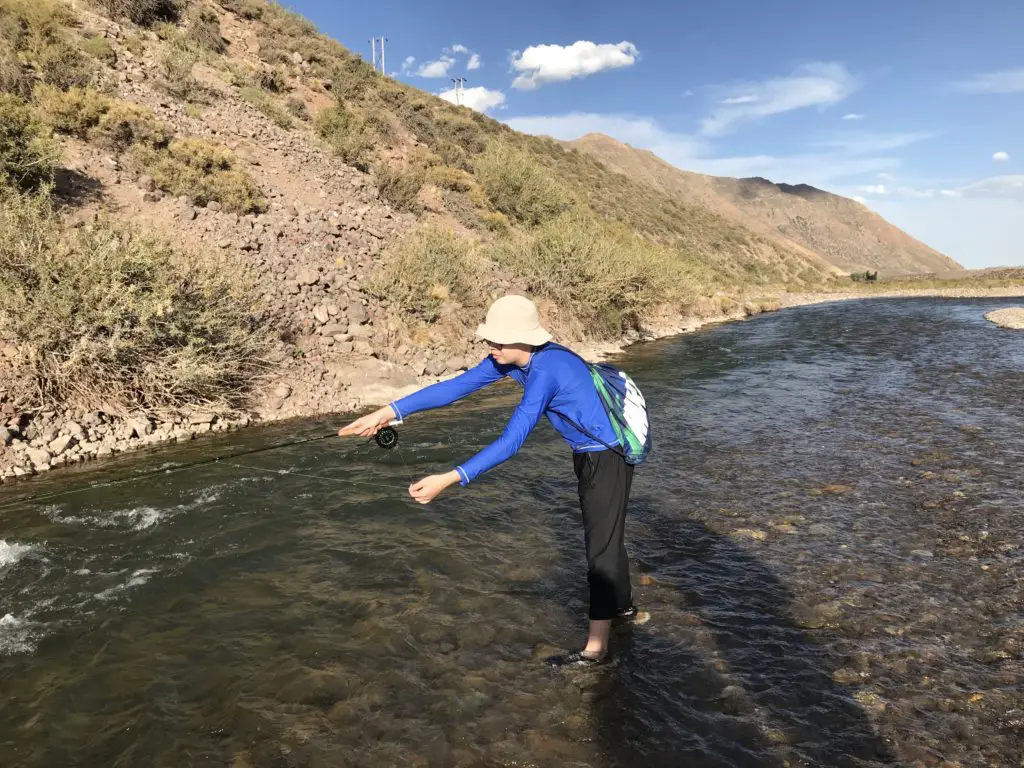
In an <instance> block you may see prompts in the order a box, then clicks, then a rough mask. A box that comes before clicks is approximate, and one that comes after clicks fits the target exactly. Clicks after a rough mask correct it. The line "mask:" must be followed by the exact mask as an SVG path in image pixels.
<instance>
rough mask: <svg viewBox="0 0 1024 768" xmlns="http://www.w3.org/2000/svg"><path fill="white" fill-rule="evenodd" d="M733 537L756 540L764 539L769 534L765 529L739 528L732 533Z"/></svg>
mask: <svg viewBox="0 0 1024 768" xmlns="http://www.w3.org/2000/svg"><path fill="white" fill-rule="evenodd" d="M729 535H730V536H732V537H733V538H737V539H754V540H755V541H764V540H765V539H767V538H768V534H767V533H765V532H764V531H759V530H757V529H755V528H737V529H736V530H735V531H732V532H731V533H730V534H729Z"/></svg>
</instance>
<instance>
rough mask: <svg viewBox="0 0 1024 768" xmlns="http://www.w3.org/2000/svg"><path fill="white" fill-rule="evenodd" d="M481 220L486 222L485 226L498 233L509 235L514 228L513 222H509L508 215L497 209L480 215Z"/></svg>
mask: <svg viewBox="0 0 1024 768" xmlns="http://www.w3.org/2000/svg"><path fill="white" fill-rule="evenodd" d="M480 220H481V221H482V222H483V223H484V226H485V227H487V228H488V229H489V230H490V231H491V232H494V233H495V234H498V235H507V234H508V233H509V232H510V231H511V230H512V224H511V223H510V222H509V220H508V217H506V216H505V214H503V213H498V212H497V211H488V212H487V213H485V214H483V215H481V216H480Z"/></svg>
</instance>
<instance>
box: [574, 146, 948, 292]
mask: <svg viewBox="0 0 1024 768" xmlns="http://www.w3.org/2000/svg"><path fill="white" fill-rule="evenodd" d="M569 146H572V147H575V148H578V149H579V150H581V151H583V152H586V153H587V154H589V155H592V156H593V157H595V158H597V159H599V160H600V161H601V162H602V163H603V164H604V165H605V166H607V167H608V168H613V169H615V170H616V171H618V172H620V173H622V174H623V175H625V176H628V177H629V178H631V179H633V180H635V181H641V182H643V183H644V184H647V185H650V186H651V187H653V188H654V189H656V190H658V191H659V192H661V193H662V194H665V195H668V196H672V197H676V198H678V199H679V200H681V201H683V202H685V203H687V204H690V205H693V204H698V205H703V206H706V207H707V208H708V209H710V210H712V211H714V212H715V213H717V214H719V215H720V216H722V217H723V218H724V219H727V220H728V221H731V222H734V223H735V224H737V225H739V226H742V227H744V228H745V229H747V230H749V231H753V232H757V233H759V234H760V235H762V236H763V237H766V238H769V239H770V240H772V241H773V242H778V243H779V246H780V247H785V246H786V245H787V244H788V246H789V247H794V246H801V247H803V248H806V249H807V250H809V251H811V252H812V253H814V254H816V255H817V256H819V257H820V258H822V259H824V260H825V261H827V262H828V263H829V264H832V265H834V266H836V267H838V268H839V269H841V270H843V271H844V272H847V273H850V272H862V271H865V270H871V271H877V272H878V273H879V275H880V276H896V275H913V274H922V273H935V272H942V273H948V272H959V271H961V270H962V267H961V266H960V265H959V264H958V263H957V262H955V261H954V260H953V259H951V258H949V257H948V256H945V255H943V254H941V253H939V252H938V251H936V250H934V249H933V248H930V247H928V246H927V245H925V244H924V243H922V242H920V241H918V240H915V239H914V238H913V237H911V236H910V235H908V234H907V233H905V232H903V231H902V230H900V229H898V228H897V227H895V226H893V225H892V224H890V223H889V222H887V221H886V220H885V219H883V218H882V217H881V216H879V215H878V214H876V213H874V212H872V211H870V210H868V209H867V208H866V207H865V206H863V205H861V204H860V203H858V202H857V201H855V200H850V199H849V198H845V197H841V196H839V195H834V194H831V193H829V192H825V191H823V190H820V189H817V188H815V187H811V186H808V185H806V184H798V185H791V184H776V183H774V182H771V181H768V180H767V179H762V178H747V179H732V178H726V177H717V176H704V175H701V174H699V173H691V172H689V171H683V170H680V169H678V168H675V167H674V166H672V165H669V164H668V163H666V162H665V161H663V160H661V159H660V158H658V157H657V156H655V155H654V154H652V153H651V152H648V151H646V150H638V149H635V148H633V147H630V146H628V145H626V144H623V143H621V142H618V141H616V140H615V139H612V138H610V137H608V136H604V135H602V134H589V135H587V136H583V137H581V138H580V139H578V140H576V141H574V142H570V143H569Z"/></svg>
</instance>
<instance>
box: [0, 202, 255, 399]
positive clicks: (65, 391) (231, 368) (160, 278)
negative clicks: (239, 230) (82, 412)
mask: <svg viewBox="0 0 1024 768" xmlns="http://www.w3.org/2000/svg"><path fill="white" fill-rule="evenodd" d="M0 291H2V292H3V295H4V301H3V304H2V305H0V331H2V333H3V335H4V336H9V337H11V338H13V339H15V340H16V341H17V343H18V344H19V345H20V346H22V347H24V348H27V350H28V351H27V354H26V355H25V358H24V360H23V367H22V370H23V371H24V373H25V375H23V376H21V377H19V379H18V381H17V384H16V386H20V387H21V388H22V391H21V392H20V393H19V394H20V395H21V396H22V397H24V398H25V399H26V400H27V401H28V403H29V404H30V405H34V406H35V407H40V408H53V407H57V406H65V405H71V406H72V407H78V408H83V409H85V408H102V409H103V410H115V411H118V410H120V411H124V412H127V411H130V410H134V409H138V408H142V409H162V408H175V407H182V406H194V405H200V404H202V405H204V406H206V407H210V406H217V407H228V408H238V407H242V406H244V405H245V403H246V400H247V397H248V394H249V392H250V391H251V389H252V387H253V384H254V382H255V381H257V380H258V379H259V377H260V376H261V374H262V372H263V370H264V365H263V363H262V362H261V360H262V358H263V356H264V355H265V353H266V351H267V350H268V349H269V342H270V340H271V334H270V330H269V327H268V323H267V321H266V319H265V318H264V317H263V316H262V315H261V314H260V313H259V311H258V309H257V307H258V305H257V299H256V293H255V291H254V289H253V286H252V284H251V281H250V280H249V278H248V276H247V275H245V274H244V273H242V272H241V271H240V270H239V269H238V268H237V267H233V266H232V264H231V263H230V262H229V261H228V260H226V259H225V260H215V259H214V258H213V257H212V256H210V255H208V254H190V255H188V257H187V258H186V257H184V256H179V255H177V254H175V253H174V251H173V250H172V249H171V247H170V246H169V245H168V244H167V243H165V242H162V241H160V240H157V239H156V238H153V237H149V236H146V235H143V234H140V233H139V232H136V231H133V230H130V229H126V228H119V227H115V226H113V225H111V224H109V223H107V222H106V221H104V220H100V221H99V222H97V223H95V224H91V225H89V226H86V227H65V226H64V225H63V222H61V221H60V219H59V218H58V216H57V214H56V213H55V212H54V210H53V207H52V203H51V201H50V199H49V197H48V196H47V195H46V194H39V195H36V196H27V195H21V194H16V193H12V192H10V191H8V192H0Z"/></svg>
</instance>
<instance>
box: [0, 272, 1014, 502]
mask: <svg viewBox="0 0 1024 768" xmlns="http://www.w3.org/2000/svg"><path fill="white" fill-rule="evenodd" d="M914 297H916V298H1001V297H1006V298H1020V297H1024V283H1022V284H1020V285H1018V286H1016V287H1015V286H1013V285H999V286H970V285H967V284H964V282H963V281H961V282H960V283H959V284H957V285H952V286H949V287H946V288H943V287H927V288H908V287H899V288H894V287H891V286H890V287H885V286H880V287H879V289H878V290H874V291H870V292H867V291H861V290H855V291H837V292H812V293H802V294H783V295H780V296H778V297H776V298H774V300H761V301H759V302H758V303H756V304H755V303H748V304H747V305H746V306H745V307H740V306H737V308H736V309H734V310H733V311H732V312H730V313H723V314H721V315H718V316H716V317H697V316H694V315H689V316H685V317H680V318H678V319H677V320H676V321H674V322H664V323H663V324H661V325H659V326H654V327H650V328H647V329H645V331H644V332H643V333H639V334H632V335H631V336H629V337H623V338H622V339H620V340H618V341H614V342H613V341H605V342H590V343H587V342H584V343H579V344H576V345H574V347H575V348H576V350H577V351H578V352H580V353H581V354H582V355H583V356H584V357H587V358H588V359H591V360H595V361H597V360H603V359H608V358H610V357H613V356H615V355H618V354H622V353H624V352H626V351H628V349H629V348H630V347H632V346H633V345H635V344H637V343H643V342H650V341H657V340H661V339H667V338H671V337H673V336H681V335H684V334H688V333H693V332H695V331H698V330H700V329H702V328H706V327H708V326H713V325H720V324H723V323H729V322H737V321H744V320H748V319H751V318H753V317H757V316H758V315H761V314H766V313H772V312H778V311H782V310H785V309H793V308H798V307H803V306H812V305H817V304H826V303H832V302H845V301H867V300H872V299H892V298H914ZM1002 313H1011V314H1008V315H1004V314H1002ZM993 316H995V319H993ZM985 317H986V318H987V319H989V320H991V321H992V322H994V323H997V324H999V325H1003V321H1004V320H1005V322H1007V323H1016V325H1006V326H1004V327H1018V328H1019V327H1024V309H1019V308H1010V309H1007V310H997V311H996V312H990V313H987V314H986V315H985ZM451 375H457V373H456V374H450V375H449V376H444V375H441V376H429V375H425V376H422V377H420V378H419V379H418V380H417V381H415V382H413V383H410V384H407V385H405V386H401V387H386V386H385V387H382V386H380V385H379V384H378V383H375V382H368V383H367V384H366V385H365V386H364V387H363V388H362V389H356V390H352V391H350V392H349V395H350V396H351V397H353V398H354V402H355V406H356V408H355V411H354V412H361V411H365V410H368V409H370V408H374V407H380V406H382V405H385V404H386V403H387V402H389V401H391V400H393V399H396V398H398V397H401V396H403V395H405V394H408V393H410V392H412V391H414V390H416V389H418V388H420V387H422V386H425V385H427V384H430V383H433V382H434V381H441V380H443V379H445V378H449V377H450V376H451ZM350 414H351V412H348V411H337V412H334V413H317V412H313V411H310V412H306V413H302V412H299V413H290V414H288V415H287V416H284V415H280V416H279V415H275V414H271V415H269V416H267V417H263V418H259V419H253V418H251V417H249V416H248V415H242V416H240V417H238V418H236V419H222V418H219V417H218V416H216V415H215V414H213V413H204V412H196V413H195V414H193V415H192V416H191V417H188V418H184V419H178V420H175V421H172V422H165V423H154V422H153V421H152V420H147V419H140V418H134V419H133V418H125V419H118V418H114V417H111V416H109V415H107V414H103V413H101V412H94V413H92V414H89V415H88V416H87V417H86V418H85V419H83V421H84V422H86V423H84V424H77V423H73V424H71V425H70V427H67V426H66V427H64V428H62V429H58V430H56V431H55V432H54V433H52V434H41V435H39V436H37V437H35V438H34V439H31V440H19V439H17V438H16V437H15V436H14V435H13V434H11V433H10V431H9V430H8V434H7V436H6V437H7V439H6V440H5V443H4V445H5V447H6V448H7V449H8V450H11V451H12V452H13V453H14V454H15V455H18V454H19V453H20V454H24V455H25V456H26V457H27V458H28V459H29V461H31V462H32V465H31V468H26V467H25V465H24V464H21V465H17V464H15V465H12V466H10V467H6V468H5V467H0V485H2V484H4V483H7V482H10V481H13V480H18V479H27V478H29V477H32V476H34V475H36V474H39V473H42V472H46V471H47V470H51V469H56V468H57V467H60V466H63V465H68V466H70V465H72V464H75V463H78V462H81V461H85V460H88V459H93V458H103V457H108V456H112V455H114V454H122V453H131V452H135V451H140V450H142V449H144V448H153V447H158V446H160V445H169V444H174V443H181V442H188V441H191V440H195V439H197V438H200V437H202V436H203V435H206V434H208V433H214V432H225V431H236V430H239V429H243V428H246V427H252V426H260V425H269V424H273V423H275V422H280V421H288V420H294V419H303V418H312V417H314V416H316V417H325V416H335V415H336V416H337V417H338V422H339V424H340V423H341V422H342V421H344V420H345V419H346V418H347V417H348V416H349V415H350ZM52 429H53V428H52V427H51V430H52ZM88 433H95V434H97V435H98V436H99V437H100V438H101V439H100V440H99V441H94V442H97V446H96V447H95V448H94V449H93V450H92V451H86V452H81V451H79V452H74V453H72V451H73V450H74V449H75V448H77V447H79V446H80V445H82V443H81V442H80V441H81V439H82V438H84V437H85V436H86V434H88ZM19 469H20V471H18V470H19Z"/></svg>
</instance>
